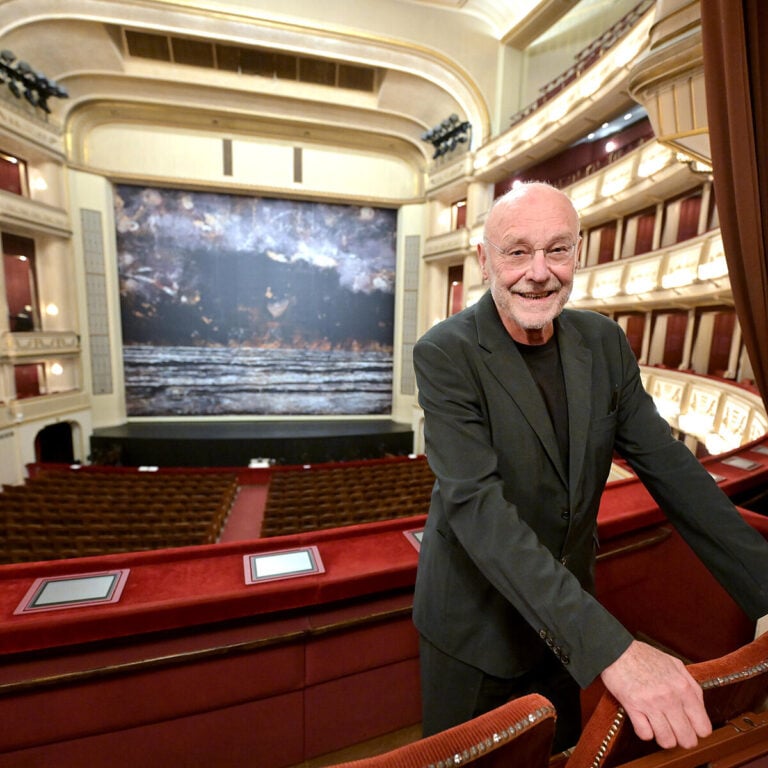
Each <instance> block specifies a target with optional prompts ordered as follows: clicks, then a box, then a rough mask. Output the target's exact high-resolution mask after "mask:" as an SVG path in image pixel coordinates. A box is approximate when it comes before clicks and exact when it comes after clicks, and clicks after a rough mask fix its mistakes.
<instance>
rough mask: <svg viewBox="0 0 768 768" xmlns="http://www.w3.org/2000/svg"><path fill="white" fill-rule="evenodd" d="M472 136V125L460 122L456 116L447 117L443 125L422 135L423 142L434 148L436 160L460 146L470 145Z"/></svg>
mask: <svg viewBox="0 0 768 768" xmlns="http://www.w3.org/2000/svg"><path fill="white" fill-rule="evenodd" d="M471 135H472V125H471V124H470V123H469V122H468V121H466V120H464V121H461V120H459V116H458V115H456V114H453V115H451V116H450V117H446V118H445V120H443V121H442V122H441V123H439V124H438V125H436V126H435V127H434V128H431V129H430V130H429V131H427V132H426V133H423V134H422V135H421V140H422V141H428V142H429V143H430V144H431V145H432V146H433V147H434V148H435V153H434V154H433V155H432V159H433V160H434V159H435V158H437V157H440V156H442V155H447V154H448V153H449V152H453V151H454V150H455V149H456V147H458V146H459V144H468V143H469V139H470V136H471Z"/></svg>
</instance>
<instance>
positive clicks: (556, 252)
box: [484, 238, 576, 267]
mask: <svg viewBox="0 0 768 768" xmlns="http://www.w3.org/2000/svg"><path fill="white" fill-rule="evenodd" d="M484 242H485V243H486V244H487V245H490V246H492V247H493V248H495V249H496V250H497V251H498V252H499V256H501V258H502V259H504V262H505V263H506V264H509V265H510V266H512V267H525V266H527V265H528V264H530V262H531V261H532V260H533V257H534V256H535V255H536V254H537V253H538V252H539V251H541V252H542V253H543V254H544V258H545V259H546V261H547V264H549V265H550V266H559V265H561V264H567V263H568V261H570V259H571V258H572V257H573V253H574V250H575V248H576V243H571V244H570V245H566V244H564V243H556V244H555V245H550V246H549V247H548V248H531V246H529V245H516V246H514V247H512V248H510V249H509V250H504V249H503V248H501V247H500V246H498V245H496V243H494V242H491V241H490V240H488V238H485V239H484Z"/></svg>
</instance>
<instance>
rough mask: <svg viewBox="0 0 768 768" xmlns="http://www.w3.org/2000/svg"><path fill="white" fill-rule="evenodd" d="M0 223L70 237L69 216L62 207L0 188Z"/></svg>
mask: <svg viewBox="0 0 768 768" xmlns="http://www.w3.org/2000/svg"><path fill="white" fill-rule="evenodd" d="M0 225H3V226H9V225H11V226H17V227H18V226H21V227H23V228H24V229H25V230H32V231H34V232H40V233H45V234H49V235H57V236H59V237H70V236H71V234H72V230H71V229H70V226H69V216H68V215H67V212H66V211H65V210H63V209H62V208H54V207H52V206H50V205H46V204H45V203H39V202H36V201H34V200H30V199H29V198H28V197H21V195H14V194H12V193H10V192H5V191H4V190H0Z"/></svg>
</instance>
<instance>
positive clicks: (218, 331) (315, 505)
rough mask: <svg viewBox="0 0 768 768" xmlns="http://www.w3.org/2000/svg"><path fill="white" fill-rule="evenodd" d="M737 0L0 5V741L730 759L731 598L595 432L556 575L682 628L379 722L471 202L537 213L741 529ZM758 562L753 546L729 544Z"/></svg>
mask: <svg viewBox="0 0 768 768" xmlns="http://www.w3.org/2000/svg"><path fill="white" fill-rule="evenodd" d="M766 34H768V10H766V8H765V7H764V6H763V5H762V3H761V2H760V0H735V1H733V2H731V0H700V2H699V0H526V2H522V1H518V0H505V1H504V2H501V1H499V2H496V1H492V0H354V2H352V1H351V0H325V1H324V2H322V3H318V2H313V1H311V0H259V2H247V1H245V0H217V1H216V2H201V1H200V0H183V1H179V0H127V1H120V2H118V1H117V0H67V2H66V3H51V2H49V0H5V2H1V3H0V243H1V244H2V257H3V270H2V272H1V273H0V286H1V287H2V289H0V310H2V308H3V302H4V311H0V333H1V335H2V344H1V345H0V371H1V372H2V375H1V376H0V482H1V483H2V492H1V493H0V532H1V535H0V654H2V657H1V658H2V663H0V722H1V723H2V727H0V768H5V767H6V766H8V767H9V768H11V767H12V768H18V767H19V766H33V767H35V768H40V767H41V766H56V768H67V767H69V766H71V767H72V768H75V767H77V768H82V767H83V766H89V767H93V766H96V767H99V766H110V768H123V767H125V768H133V767H134V766H143V767H150V768H151V767H154V766H158V767H159V766H163V767H165V766H179V767H180V768H187V767H192V766H194V767H198V766H199V767H200V768H209V767H210V768H228V767H230V766H231V767H233V768H238V767H240V766H258V768H321V767H322V766H339V765H342V764H345V763H348V762H353V761H354V765H356V766H358V768H362V766H366V768H384V767H393V766H417V765H418V766H421V765H423V766H440V768H447V767H448V766H458V765H465V764H471V763H473V762H475V763H477V765H478V768H481V766H483V765H486V766H491V765H506V766H520V767H521V768H522V767H523V766H524V767H525V768H536V766H547V765H548V766H550V768H582V766H585V767H586V766H593V768H607V766H611V765H626V766H627V767H629V766H630V765H632V766H635V767H636V768H649V767H650V766H667V767H668V768H672V767H673V766H683V765H687V766H698V765H705V764H706V765H717V766H732V767H734V768H735V767H736V766H753V768H754V767H757V768H759V766H765V765H768V713H767V712H766V709H765V702H766V694H767V693H768V634H766V635H764V636H762V637H760V638H757V639H756V638H755V626H754V622H752V621H750V620H749V619H748V618H747V617H746V616H745V615H744V613H743V612H742V611H741V609H740V608H739V607H738V606H737V605H736V603H735V602H734V601H733V600H732V599H731V598H730V597H729V595H728V594H727V593H726V592H725V591H724V590H723V588H722V587H721V586H720V585H719V584H718V583H717V582H716V581H715V580H714V578H713V577H712V576H711V574H710V573H709V572H708V571H707V570H706V569H705V568H704V567H703V565H701V563H700V562H699V561H698V560H697V558H696V557H695V555H694V554H693V553H692V551H691V550H690V549H689V548H688V546H687V544H686V543H685V542H684V541H683V539H682V538H681V536H680V535H679V534H678V533H677V531H676V530H675V529H674V527H673V526H672V525H671V524H670V523H669V522H668V520H667V518H666V517H665V515H664V512H663V510H661V509H660V508H659V507H658V505H657V504H656V503H655V502H654V500H653V499H652V498H651V496H650V495H649V493H648V492H647V491H646V490H645V488H644V486H643V485H642V484H641V483H640V482H639V480H638V479H637V477H636V476H635V475H634V473H633V471H632V470H631V468H630V467H629V466H628V465H627V464H626V463H625V462H623V461H622V460H621V459H620V458H618V457H617V458H616V460H615V461H614V463H613V466H612V471H611V474H610V478H609V482H608V484H607V486H606V489H605V491H604V493H603V495H602V498H601V502H600V513H599V518H598V532H599V539H600V549H599V554H598V561H597V572H596V581H597V596H598V598H599V600H600V601H601V602H602V603H603V604H604V605H605V606H606V608H608V610H609V611H610V612H611V613H612V614H613V615H614V616H616V617H617V618H618V619H619V620H620V621H621V622H622V624H623V625H624V626H625V627H626V628H627V629H628V630H629V631H630V632H631V633H632V634H633V635H634V636H635V637H636V638H638V639H642V640H644V641H645V642H647V643H651V644H654V645H656V646H657V647H659V648H661V649H663V650H666V651H668V652H669V653H672V654H673V655H675V656H677V657H679V658H680V659H682V660H683V661H684V663H686V664H687V665H689V668H690V670H691V673H692V674H693V675H694V677H695V679H696V680H697V681H699V682H700V683H701V685H702V687H703V689H704V692H705V702H706V705H707V710H708V713H709V714H710V717H711V719H712V722H713V727H714V731H713V734H712V736H711V737H708V738H706V739H702V740H700V743H699V747H697V748H696V749H695V750H692V751H691V752H686V751H685V750H680V749H673V750H669V751H664V752H659V751H655V750H654V749H653V746H652V745H649V744H645V743H641V742H640V741H639V740H638V739H637V738H636V737H634V736H633V733H632V730H631V727H629V725H628V723H627V720H626V717H625V716H624V713H623V711H622V710H621V708H619V707H618V706H617V704H616V702H615V700H612V697H611V696H610V695H609V694H608V693H607V692H606V691H604V690H603V689H602V688H601V687H600V683H599V682H597V683H594V684H593V685H592V686H590V687H589V688H588V689H586V690H584V691H583V693H582V706H583V721H584V731H583V735H582V737H581V739H580V740H579V742H578V744H577V745H575V747H574V748H573V750H572V751H569V752H568V753H562V754H559V755H555V756H550V751H551V750H550V746H551V743H552V732H553V722H554V718H555V717H556V713H555V712H554V711H553V709H552V707H551V704H550V703H549V702H548V701H547V700H546V699H543V698H542V697H540V696H538V695H536V694H533V695H531V696H528V697H524V698H523V699H519V700H515V701H512V702H510V703H509V704H508V705H505V706H504V707H502V708H500V709H499V710H496V711H494V712H492V713H488V715H484V716H481V717H480V718H477V719H476V720H475V721H471V722H469V723H467V724H465V725H464V726H460V727H457V728H455V729H452V730H451V731H448V732H445V733H444V734H438V735H437V736H434V737H429V738H427V739H423V738H421V722H420V720H421V702H420V689H419V654H418V636H417V633H416V630H415V628H414V626H413V623H412V619H411V612H412V603H413V590H414V581H415V574H416V567H417V562H418V556H419V548H420V543H421V538H420V537H421V533H422V531H423V528H424V523H425V519H426V513H427V510H428V507H429V499H430V494H431V491H432V486H433V483H434V475H433V474H432V471H431V469H430V466H429V464H428V462H427V459H426V457H425V445H424V416H423V413H422V411H421V410H420V407H419V403H418V392H417V385H416V379H415V374H414V370H413V348H414V344H415V343H416V341H417V339H418V338H419V337H420V336H421V335H422V334H423V333H424V332H426V331H427V330H428V329H430V328H431V327H432V326H434V325H435V324H436V323H437V322H439V321H441V320H443V319H445V318H447V317H449V316H451V315H453V314H455V313H457V312H459V311H461V310H463V309H464V308H465V307H468V306H471V305H473V304H474V303H475V302H477V301H478V300H479V299H480V298H481V296H483V294H484V293H485V292H486V291H487V289H488V285H487V283H485V282H484V280H483V275H482V272H481V269H480V266H479V264H478V261H477V255H476V254H477V245H478V243H479V242H480V241H481V240H482V237H483V225H484V222H485V220H486V216H487V214H488V211H489V209H490V207H491V205H492V203H493V201H494V200H495V199H496V198H498V197H499V196H500V195H502V194H504V193H505V192H507V191H508V190H510V189H512V188H513V187H514V185H515V184H516V183H517V182H520V181H527V180H539V181H546V182H549V183H551V184H552V185H554V186H556V187H558V188H560V189H562V190H563V191H564V192H566V193H567V194H568V195H569V196H570V198H571V199H572V200H573V203H574V205H575V207H576V209H577V211H578V213H579V217H580V225H581V236H582V250H581V263H580V265H579V269H578V271H577V272H576V276H575V280H574V287H573V292H572V294H571V297H570V301H569V306H571V307H573V308H578V309H587V310H593V311H596V312H599V313H602V314H604V315H606V316H608V317H610V318H612V319H613V320H615V321H616V322H617V323H618V324H619V326H620V327H621V328H622V329H623V331H624V332H625V334H626V337H627V340H628V342H629V345H630V347H631V349H632V351H633V352H634V354H635V356H636V357H637V360H638V362H639V364H640V370H641V376H642V381H643V385H644V387H645V389H646V390H647V391H648V392H649V393H650V394H651V396H652V397H653V399H654V402H655V404H656V406H657V408H658V410H659V412H660V413H661V414H662V415H663V416H664V418H665V419H666V420H667V421H668V423H669V425H670V427H671V429H672V431H673V434H674V435H675V437H676V438H677V439H679V440H680V441H681V442H683V443H684V444H685V445H686V446H687V447H688V448H689V449H690V451H691V452H693V453H694V455H695V456H696V457H697V458H698V459H699V460H700V461H701V462H702V463H703V464H704V466H705V467H706V469H707V470H708V471H709V473H710V474H711V475H712V477H713V478H714V480H715V481H716V482H717V483H718V484H719V485H720V486H721V487H722V488H723V490H724V491H725V492H726V493H727V494H728V495H729V496H730V497H731V499H732V500H733V501H734V503H735V504H736V506H737V508H738V509H739V512H740V513H741V515H742V516H743V517H744V519H745V520H746V521H747V522H748V523H749V524H750V525H751V526H753V527H754V528H755V529H757V530H758V531H759V532H760V533H761V534H762V535H763V536H764V537H765V538H766V539H768V517H767V516H768V416H767V415H766V402H767V401H766V397H768V332H767V329H768V300H767V299H766V297H767V296H768V268H767V266H768V260H767V257H766V252H767V250H768V227H767V226H766V224H765V222H766V221H768V191H766V184H765V180H764V174H763V169H764V168H765V167H766V162H768V150H767V148H766V145H765V141H766V137H767V136H768V113H767V112H766V105H768V93H766V83H768V55H767V54H766V53H765V51H764V48H765V46H764V45H763V43H762V41H764V40H765V39H766V37H765V36H766ZM766 567H768V564H766Z"/></svg>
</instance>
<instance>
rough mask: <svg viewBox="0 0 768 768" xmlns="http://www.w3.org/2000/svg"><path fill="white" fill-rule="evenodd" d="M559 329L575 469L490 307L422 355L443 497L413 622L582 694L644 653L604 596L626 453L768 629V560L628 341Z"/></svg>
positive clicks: (484, 659) (596, 327)
mask: <svg viewBox="0 0 768 768" xmlns="http://www.w3.org/2000/svg"><path fill="white" fill-rule="evenodd" d="M555 328H556V334H557V340H558V344H559V348H560V355H561V359H562V365H563V372H564V377H565V388H566V394H567V399H568V422H569V424H568V426H569V439H570V466H569V467H567V468H565V467H563V466H562V460H561V458H560V453H559V451H558V447H557V442H556V439H555V433H554V429H553V427H552V423H551V421H550V418H549V415H548V412H547V410H546V407H545V405H544V401H543V398H542V396H541V394H540V392H539V390H538V388H537V386H536V384H535V383H534V381H533V379H532V377H531V375H530V373H529V371H528V368H527V366H526V364H525V362H524V361H523V359H522V356H521V355H520V353H519V351H518V349H517V347H516V345H515V344H514V342H513V341H512V339H511V338H510V336H509V335H508V333H507V331H506V330H505V328H504V326H503V325H502V323H501V320H500V318H499V316H498V313H497V311H496V307H495V305H494V303H493V299H492V297H491V295H490V293H486V294H485V295H484V296H483V298H482V299H481V300H480V301H479V302H478V303H477V304H475V305H474V306H472V307H470V308H468V309H466V310H464V311H463V312H460V313H459V314H457V315H454V316H453V317H451V318H449V319H447V320H445V321H443V322H442V323H439V324H438V325H436V326H435V327H433V328H432V329H431V330H429V331H428V332H427V333H426V334H424V336H423V337H422V338H421V339H420V340H419V341H418V343H417V344H416V347H415V349H414V366H415V370H416V376H417V381H418V386H419V402H420V404H421V406H422V408H423V409H424V414H425V440H426V451H427V456H428V458H429V463H430V465H431V467H432V469H433V471H434V473H435V476H436V477H437V482H436V483H435V487H434V491H433V494H432V501H431V506H430V510H429V516H428V518H427V524H426V528H425V531H424V536H423V540H422V544H421V552H420V556H419V567H418V575H417V579H416V595H415V602H414V622H415V624H416V627H417V628H418V630H419V632H420V633H421V634H423V635H424V636H425V637H426V638H427V639H429V640H430V641H431V642H432V643H433V644H434V645H435V646H437V647H438V648H440V649H441V650H443V651H444V652H446V653H448V654H450V655H452V656H454V657H456V658H458V659H461V660H462V661H464V662H466V663H469V664H472V665H474V666H476V667H479V668H480V669H483V670H485V671H486V672H488V673H489V674H492V675H496V676H499V677H511V676H513V675H516V674H518V673H520V672H522V671H524V670H526V669H529V668H530V667H532V666H533V665H534V664H535V663H536V662H537V660H538V659H540V658H541V657H542V656H543V655H545V654H547V653H550V652H554V653H555V654H556V655H557V657H558V658H559V659H560V660H561V661H562V663H563V664H565V665H566V666H567V668H568V670H569V672H570V674H571V675H572V676H573V677H574V679H575V680H576V681H577V682H578V683H579V684H580V685H582V686H586V685H588V684H589V683H590V682H591V681H592V680H593V679H594V678H595V677H596V676H597V675H598V674H599V673H600V672H601V671H602V670H603V669H604V668H605V667H606V666H607V665H608V664H610V663H611V662H613V661H614V660H615V659H617V658H618V657H619V656H620V655H621V653H622V652H623V651H624V650H625V649H626V647H627V646H628V645H629V643H630V641H631V639H632V638H631V636H630V635H629V633H628V632H627V631H626V630H625V629H624V628H623V627H622V626H621V624H620V623H619V622H618V621H617V620H615V619H614V618H613V617H612V616H610V615H609V614H608V613H607V611H606V610H605V609H604V608H602V606H600V604H599V603H598V602H597V601H596V600H595V598H594V597H593V596H592V592H593V591H594V589H593V588H594V563H595V554H596V550H597V538H596V528H597V523H596V519H597V511H598V505H599V502H600V496H601V494H602V491H603V487H604V485H605V482H606V480H607V477H608V473H609V471H610V467H611V461H612V458H613V452H614V450H616V451H618V452H619V453H620V454H621V455H622V456H624V457H625V458H626V459H627V460H628V462H629V464H630V465H631V466H632V468H633V469H634V470H635V472H637V474H638V476H639V477H640V479H641V480H642V481H643V482H644V483H645V485H646V486H647V488H648V489H649V491H650V492H651V494H652V495H653V497H654V499H655V500H656V501H657V503H658V504H659V505H660V507H661V508H662V509H663V510H664V511H665V513H666V514H667V516H668V517H669V519H670V520H671V521H672V523H673V524H674V525H675V527H676V528H677V529H678V530H679V531H680V533H681V534H682V536H683V537H684V538H685V540H686V541H687V542H688V543H689V544H690V545H691V546H692V547H693V549H694V550H695V551H696V552H697V554H698V555H699V557H700V558H701V559H702V560H703V561H704V562H705V564H706V565H707V566H708V567H709V569H710V570H711V571H712V572H713V573H714V575H715V576H716V577H717V578H718V579H719V580H720V582H721V583H722V584H723V585H724V586H725V588H726V589H727V590H728V591H729V592H730V593H731V595H732V596H733V597H734V599H735V600H736V601H737V602H738V603H739V604H740V605H741V607H742V608H743V609H744V610H745V612H746V613H747V614H748V615H749V616H750V617H751V618H753V619H756V618H758V617H760V616H762V615H764V614H765V613H768V544H766V542H765V541H764V539H763V538H762V536H761V535H760V534H759V533H758V532H757V531H755V530H754V529H753V528H751V527H750V526H749V525H747V524H746V523H744V521H743V520H742V518H741V516H740V515H739V514H738V512H737V511H736V509H735V508H734V507H733V505H732V504H731V502H730V501H729V500H728V498H727V497H726V496H725V494H723V493H722V491H721V490H720V489H719V488H718V487H717V484H716V483H715V482H714V481H713V480H712V478H711V477H710V475H709V473H708V472H707V471H706V470H705V469H704V468H703V467H702V465H701V464H700V462H699V461H698V460H697V459H696V458H695V457H694V456H693V454H692V453H691V452H690V450H689V449H688V448H687V447H686V446H685V445H683V444H682V443H681V442H680V441H678V440H676V439H675V438H674V437H673V436H672V434H671V431H670V429H669V426H668V425H667V423H666V421H664V419H663V418H661V416H659V414H658V412H657V410H656V408H655V406H654V404H653V400H652V399H651V398H650V396H649V395H648V394H647V393H646V392H645V390H644V389H643V386H642V383H641V380H640V371H639V368H638V366H637V362H636V360H635V356H634V354H633V353H632V350H631V349H630V347H629V345H628V343H627V340H626V337H625V334H624V332H623V331H622V330H621V328H620V327H619V326H618V325H617V324H616V323H614V322H613V321H612V320H609V319H608V318H606V317H603V316H602V315H600V314H597V313H594V312H586V311H579V310H565V311H564V312H563V313H562V314H561V316H560V317H559V318H558V319H557V320H556V321H555Z"/></svg>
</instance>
